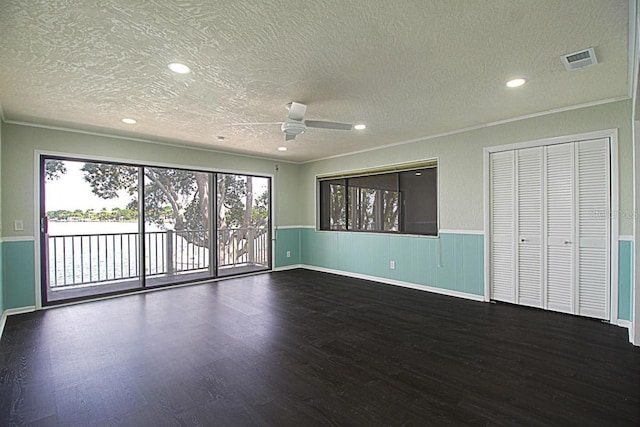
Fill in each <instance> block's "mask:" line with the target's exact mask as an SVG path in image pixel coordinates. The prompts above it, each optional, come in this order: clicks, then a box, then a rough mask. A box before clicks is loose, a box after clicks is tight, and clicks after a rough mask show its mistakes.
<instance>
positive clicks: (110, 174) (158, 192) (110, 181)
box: [45, 160, 269, 258]
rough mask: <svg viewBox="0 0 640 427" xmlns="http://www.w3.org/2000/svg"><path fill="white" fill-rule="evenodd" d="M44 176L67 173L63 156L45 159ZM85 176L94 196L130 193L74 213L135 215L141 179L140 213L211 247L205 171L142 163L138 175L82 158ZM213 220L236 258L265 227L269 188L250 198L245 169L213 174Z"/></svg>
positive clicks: (102, 216)
mask: <svg viewBox="0 0 640 427" xmlns="http://www.w3.org/2000/svg"><path fill="white" fill-rule="evenodd" d="M45 170H46V178H47V180H54V179H58V178H60V177H61V176H62V175H63V174H64V173H66V167H65V164H64V162H63V161H59V160H47V161H46V163H45ZM81 170H82V172H83V179H84V180H85V181H86V182H87V183H88V184H89V186H90V188H91V191H92V192H93V194H95V195H96V196H98V197H100V198H103V199H105V200H107V199H114V198H118V197H122V193H123V192H125V193H126V194H127V195H128V197H129V200H128V204H127V207H126V209H119V208H115V209H113V210H112V211H110V212H107V211H106V210H104V209H103V210H102V211H100V212H98V213H91V214H90V213H89V212H88V211H87V212H86V213H82V212H81V211H78V212H74V213H73V215H74V216H81V217H93V218H95V219H99V220H111V219H115V220H119V219H124V218H126V219H127V220H135V219H136V218H137V209H138V185H139V181H142V182H143V185H144V215H145V221H146V222H147V223H152V224H155V225H157V226H158V227H159V228H161V229H164V228H172V229H173V230H175V232H176V233H177V234H178V235H181V236H182V237H183V238H185V239H186V240H187V241H188V242H189V243H193V244H195V245H198V246H201V247H209V234H210V233H209V211H210V209H209V206H211V201H210V200H209V197H210V194H211V193H210V190H211V189H210V188H209V176H210V174H209V173H206V172H195V171H188V170H182V169H168V168H153V167H144V168H142V170H143V177H142V179H140V178H139V176H138V174H139V168H138V167H133V166H126V165H118V164H105V163H85V164H84V165H83V166H82V168H81ZM216 190H217V203H215V206H216V220H217V226H218V229H219V230H226V232H221V233H219V236H218V246H219V247H220V248H222V249H224V248H227V247H229V246H230V245H234V248H233V250H231V249H229V253H233V254H235V256H236V257H237V258H240V257H242V256H243V255H244V254H245V253H246V252H247V250H248V246H249V238H250V237H257V236H259V235H261V234H264V233H266V232H267V229H266V226H267V224H268V217H269V215H268V206H269V204H268V203H269V192H268V191H265V192H264V193H263V194H261V195H259V197H257V198H256V199H255V200H254V195H253V178H252V177H250V176H246V175H235V174H217V182H216ZM250 228H255V229H257V236H255V235H254V236H249V229H250Z"/></svg>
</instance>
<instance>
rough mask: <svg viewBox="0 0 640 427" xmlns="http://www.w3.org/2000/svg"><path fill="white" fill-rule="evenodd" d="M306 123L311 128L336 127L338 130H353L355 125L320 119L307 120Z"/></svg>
mask: <svg viewBox="0 0 640 427" xmlns="http://www.w3.org/2000/svg"><path fill="white" fill-rule="evenodd" d="M304 124H305V125H307V127H309V128H320V129H336V130H351V129H353V125H350V124H347V123H336V122H323V121H320V120H305V121H304Z"/></svg>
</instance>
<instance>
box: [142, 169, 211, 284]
mask: <svg viewBox="0 0 640 427" xmlns="http://www.w3.org/2000/svg"><path fill="white" fill-rule="evenodd" d="M141 169H142V170H143V173H144V199H143V200H144V203H143V208H144V228H145V240H144V251H145V252H144V256H145V277H146V286H158V285H165V284H171V283H178V282H184V281H192V280H201V279H207V278H210V277H213V276H214V274H213V273H214V271H213V269H211V268H210V267H211V266H212V264H211V262H210V259H209V257H210V253H211V251H210V250H209V248H210V246H211V243H212V242H211V238H210V236H211V228H210V224H209V217H210V215H209V212H210V206H209V201H210V200H211V197H210V188H211V187H210V181H211V179H212V175H213V174H211V173H207V172H197V171H190V170H183V169H170V168H150V167H143V168H141Z"/></svg>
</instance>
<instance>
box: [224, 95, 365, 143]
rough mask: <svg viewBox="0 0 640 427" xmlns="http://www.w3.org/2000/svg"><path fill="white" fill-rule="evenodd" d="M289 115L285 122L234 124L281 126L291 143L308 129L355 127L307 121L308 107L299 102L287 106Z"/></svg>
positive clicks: (286, 138) (237, 124) (345, 128)
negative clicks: (305, 117) (305, 115)
mask: <svg viewBox="0 0 640 427" xmlns="http://www.w3.org/2000/svg"><path fill="white" fill-rule="evenodd" d="M287 108H288V109H289V113H288V114H287V119H286V120H285V121H284V122H270V123H233V125H234V126H253V125H280V129H281V130H282V132H284V139H285V141H291V140H293V139H295V138H296V136H297V135H300V134H302V133H305V132H306V130H307V128H320V129H335V130H351V129H353V125H350V124H347V123H336V122H325V121H320V120H305V119H304V114H305V113H306V112H307V106H306V105H305V104H301V103H299V102H291V103H289V104H287Z"/></svg>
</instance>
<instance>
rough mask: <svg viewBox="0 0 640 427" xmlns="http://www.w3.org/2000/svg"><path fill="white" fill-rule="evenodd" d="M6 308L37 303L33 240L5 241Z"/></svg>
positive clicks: (3, 249)
mask: <svg viewBox="0 0 640 427" xmlns="http://www.w3.org/2000/svg"><path fill="white" fill-rule="evenodd" d="M2 246H3V247H2V252H3V264H4V265H3V272H2V273H3V277H4V283H5V286H4V308H5V309H8V308H22V307H32V306H34V305H36V293H35V292H36V291H35V289H36V288H35V284H36V283H35V259H34V254H35V252H34V245H33V241H29V240H25V241H15V242H14V241H10V242H3V244H2Z"/></svg>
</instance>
